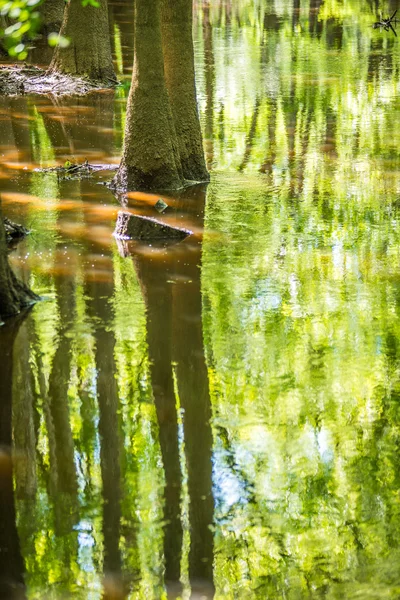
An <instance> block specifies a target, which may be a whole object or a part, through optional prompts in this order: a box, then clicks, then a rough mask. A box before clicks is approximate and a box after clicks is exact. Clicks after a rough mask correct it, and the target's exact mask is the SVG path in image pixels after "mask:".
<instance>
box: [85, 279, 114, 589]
mask: <svg viewBox="0 0 400 600" xmlns="http://www.w3.org/2000/svg"><path fill="white" fill-rule="evenodd" d="M112 293H113V286H112V284H109V283H104V282H102V283H100V282H93V283H90V284H88V285H87V294H88V296H89V301H88V307H89V312H90V314H91V316H92V317H94V321H93V324H94V335H95V340H96V350H95V357H96V368H97V400H98V403H99V413H100V418H99V433H100V439H101V446H100V465H101V478H102V482H103V536H104V573H105V574H106V575H108V576H112V577H113V578H115V579H116V583H118V584H119V583H120V581H118V579H120V577H121V553H120V549H119V541H120V521H121V505H120V503H121V467H120V437H119V426H118V401H119V398H118V389H117V382H116V379H115V373H116V365H115V358H114V348H115V338H114V333H113V332H112V331H110V330H109V324H110V322H112V307H111V304H110V301H111V299H112Z"/></svg>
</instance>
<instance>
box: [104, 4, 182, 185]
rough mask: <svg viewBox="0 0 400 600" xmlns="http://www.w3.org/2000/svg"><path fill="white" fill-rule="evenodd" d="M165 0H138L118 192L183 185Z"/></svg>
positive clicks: (117, 179)
mask: <svg viewBox="0 0 400 600" xmlns="http://www.w3.org/2000/svg"><path fill="white" fill-rule="evenodd" d="M160 4H161V0H136V2H135V52H134V68H133V75H132V86H131V90H130V94H129V99H128V108H127V120H126V128H125V139H124V149H123V156H122V160H121V164H120V167H119V169H118V171H117V174H116V176H115V177H114V180H113V186H114V188H115V189H116V191H117V192H124V191H127V190H134V189H144V190H149V189H160V190H161V189H179V188H181V187H182V186H183V184H184V178H183V172H182V166H181V161H180V157H179V151H178V142H177V137H176V133H175V127H174V123H173V117H172V112H171V107H170V102H169V97H168V92H167V87H166V84H165V77H164V58H163V49H162V37H161V15H160Z"/></svg>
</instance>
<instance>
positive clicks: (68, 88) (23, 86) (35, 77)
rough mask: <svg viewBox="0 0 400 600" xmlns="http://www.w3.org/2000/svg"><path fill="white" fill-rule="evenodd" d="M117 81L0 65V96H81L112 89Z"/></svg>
mask: <svg viewBox="0 0 400 600" xmlns="http://www.w3.org/2000/svg"><path fill="white" fill-rule="evenodd" d="M116 85H118V81H116V80H109V81H107V82H104V81H103V82H96V81H91V80H90V79H86V78H82V77H77V76H72V75H64V74H61V73H53V72H49V71H45V70H43V69H40V68H39V67H34V66H32V65H27V64H26V63H23V64H21V65H19V64H18V65H8V64H7V65H0V95H5V96H19V95H23V94H54V95H56V96H61V95H78V96H82V95H84V94H87V93H89V92H92V91H95V90H99V89H105V88H114V87H115V86H116Z"/></svg>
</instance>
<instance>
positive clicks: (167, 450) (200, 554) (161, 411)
mask: <svg viewBox="0 0 400 600" xmlns="http://www.w3.org/2000/svg"><path fill="white" fill-rule="evenodd" d="M198 193H199V196H198V197H197V199H196V200H195V201H194V199H192V200H193V205H192V206H191V210H193V212H194V214H196V215H198V217H197V218H198V221H200V222H201V223H202V222H203V219H204V188H203V189H200V190H199V192H198ZM196 224H199V223H196ZM200 253H201V242H200V241H199V240H198V239H196V238H194V237H193V236H192V237H189V238H187V239H186V240H185V241H184V242H181V243H180V244H178V245H176V246H170V247H168V248H167V249H165V250H164V251H163V252H161V253H160V255H159V256H157V255H155V258H154V259H153V260H151V259H149V258H148V256H141V255H137V256H135V258H134V263H135V267H136V270H137V273H138V277H139V280H140V282H141V285H142V289H143V293H144V296H145V300H146V307H147V315H148V344H149V355H150V359H151V361H152V367H151V372H152V384H153V392H154V399H155V403H156V410H157V418H158V423H159V430H160V433H159V435H160V444H161V451H162V456H163V461H164V469H165V477H166V487H165V507H164V516H165V520H166V523H167V524H166V527H165V538H164V551H165V561H166V577H167V578H169V579H174V580H175V581H176V579H178V577H179V566H180V558H181V544H182V524H181V520H180V516H181V515H180V512H181V511H180V495H181V470H180V464H179V445H178V439H177V435H178V426H177V414H176V400H175V395H174V389H173V377H172V366H171V362H172V360H174V361H176V363H177V367H176V369H177V371H176V372H177V384H178V392H179V399H180V403H181V407H182V409H183V410H184V416H183V421H184V437H185V449H186V460H187V470H188V488H189V502H190V506H189V520H190V535H191V545H190V555H189V575H190V580H191V585H192V588H193V590H195V588H196V586H197V584H200V585H201V590H202V593H203V595H204V594H205V593H206V595H205V596H204V597H205V598H208V597H212V596H213V576H212V573H213V571H212V569H213V534H212V531H211V526H212V522H213V510H214V501H213V496H212V478H211V464H212V463H211V451H212V435H211V425H210V417H211V408H210V397H209V391H208V374H207V368H206V364H205V359H204V349H203V337H202V325H201V292H200V270H199V263H200ZM170 280H172V281H173V282H174V283H173V285H172V284H171V281H170ZM171 288H172V289H171Z"/></svg>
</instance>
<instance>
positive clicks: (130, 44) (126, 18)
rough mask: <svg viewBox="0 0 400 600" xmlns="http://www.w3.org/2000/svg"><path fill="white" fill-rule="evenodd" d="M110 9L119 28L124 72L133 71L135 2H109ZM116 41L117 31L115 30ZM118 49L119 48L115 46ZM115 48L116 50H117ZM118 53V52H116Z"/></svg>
mask: <svg viewBox="0 0 400 600" xmlns="http://www.w3.org/2000/svg"><path fill="white" fill-rule="evenodd" d="M109 9H110V10H111V11H112V20H113V24H114V26H116V27H117V28H118V34H119V37H120V43H121V59H122V62H123V64H122V73H123V74H125V75H126V74H127V73H129V72H132V65H133V50H134V40H135V34H134V19H133V16H134V15H133V12H134V9H133V3H132V2H131V0H122V1H121V2H118V4H109ZM113 38H114V43H115V42H116V40H115V31H113ZM115 50H117V48H115ZM115 50H114V52H115ZM115 54H117V52H115Z"/></svg>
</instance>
